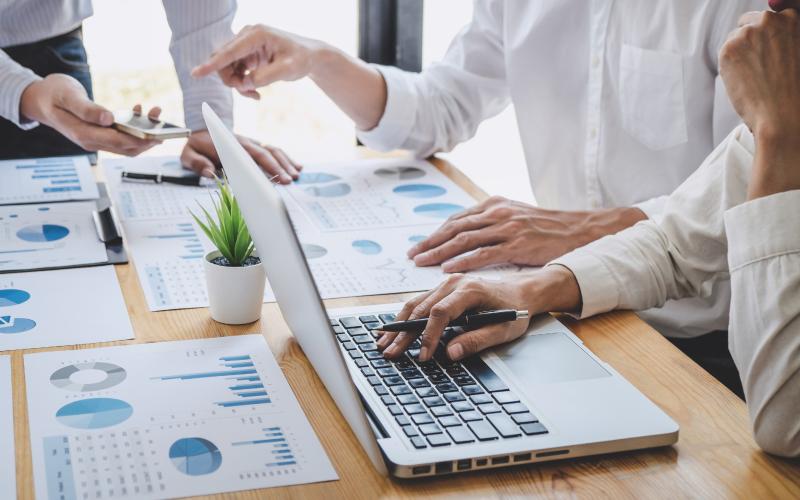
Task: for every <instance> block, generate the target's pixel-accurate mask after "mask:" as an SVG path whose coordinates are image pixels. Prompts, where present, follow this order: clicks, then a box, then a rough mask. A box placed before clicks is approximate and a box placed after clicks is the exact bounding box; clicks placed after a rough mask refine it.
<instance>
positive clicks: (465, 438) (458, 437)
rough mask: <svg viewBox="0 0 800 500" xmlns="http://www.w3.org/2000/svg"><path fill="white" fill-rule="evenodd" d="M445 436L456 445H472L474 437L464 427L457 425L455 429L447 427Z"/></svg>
mask: <svg viewBox="0 0 800 500" xmlns="http://www.w3.org/2000/svg"><path fill="white" fill-rule="evenodd" d="M445 430H446V431H447V434H449V435H450V439H452V440H453V442H454V443H456V444H464V443H473V442H475V436H474V435H473V434H472V432H470V430H469V429H468V428H467V427H466V426H464V425H459V426H455V427H447V428H445Z"/></svg>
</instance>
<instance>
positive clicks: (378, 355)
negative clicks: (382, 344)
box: [364, 351, 383, 359]
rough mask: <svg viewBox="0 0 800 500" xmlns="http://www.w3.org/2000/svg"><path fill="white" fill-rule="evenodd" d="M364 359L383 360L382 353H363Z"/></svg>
mask: <svg viewBox="0 0 800 500" xmlns="http://www.w3.org/2000/svg"><path fill="white" fill-rule="evenodd" d="M364 357H365V358H367V359H383V353H382V352H379V351H371V352H365V353H364Z"/></svg>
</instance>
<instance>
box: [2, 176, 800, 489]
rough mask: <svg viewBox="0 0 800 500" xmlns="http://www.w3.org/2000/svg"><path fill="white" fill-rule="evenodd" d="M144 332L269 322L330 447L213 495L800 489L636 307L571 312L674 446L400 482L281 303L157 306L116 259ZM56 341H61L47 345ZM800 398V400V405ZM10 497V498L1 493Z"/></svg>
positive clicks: (23, 481)
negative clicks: (250, 309) (227, 310)
mask: <svg viewBox="0 0 800 500" xmlns="http://www.w3.org/2000/svg"><path fill="white" fill-rule="evenodd" d="M435 163H436V164H437V166H438V167H439V168H440V169H441V170H442V171H443V172H445V173H446V174H447V175H449V176H450V177H451V178H453V179H454V180H455V181H456V182H457V183H458V184H459V185H461V186H462V187H464V188H465V189H466V190H467V191H468V192H470V193H471V194H472V195H474V196H475V197H476V198H479V199H480V198H484V197H485V196H486V195H485V194H484V193H483V192H482V191H480V189H478V188H477V187H476V186H475V185H474V184H472V183H470V181H469V180H468V179H467V178H466V177H465V176H464V175H463V174H461V173H460V172H459V171H457V170H456V169H455V168H454V167H452V166H451V165H449V164H447V163H446V162H443V161H439V160H437V161H436V162H435ZM117 274H118V276H119V280H120V284H121V286H122V291H123V294H124V296H125V300H126V302H127V306H128V312H129V313H130V316H131V321H132V323H133V328H134V331H135V332H136V336H137V337H136V340H133V341H128V342H114V343H107V344H94V345H85V346H77V347H67V348H66V349H81V348H90V347H101V346H107V345H111V344H128V343H145V342H158V341H165V340H185V339H199V338H208V337H221V336H228V335H239V334H245V333H254V332H259V331H262V329H263V331H264V333H265V335H266V337H267V341H268V343H269V346H270V348H271V349H272V352H273V353H274V354H275V357H276V358H277V359H278V361H279V363H280V365H281V368H282V369H283V371H284V373H285V374H286V377H287V379H288V380H289V384H290V385H291V386H292V389H293V390H294V392H295V394H296V396H297V398H298V399H299V401H300V405H301V406H302V407H303V410H305V413H306V415H307V416H308V418H309V420H310V421H311V424H312V425H313V427H314V429H315V431H316V432H317V435H318V436H319V438H320V440H321V441H322V444H323V446H324V447H325V450H326V451H327V452H328V455H329V456H330V458H331V460H332V461H333V465H334V466H335V468H336V470H337V472H338V474H339V476H340V479H339V481H334V482H328V483H321V484H311V485H302V486H291V487H284V488H273V489H268V490H259V491H250V492H242V493H231V494H226V495H217V496H216V497H215V498H248V499H250V498H252V499H255V498H265V497H267V496H268V497H269V498H317V497H319V498H322V497H325V498H350V499H353V498H378V497H431V496H442V497H444V496H450V497H459V498H463V497H476V498H501V497H510V496H542V497H573V496H577V497H610V498H652V497H658V498H673V499H674V498H690V497H691V498H731V497H739V498H800V462H798V461H786V460H781V459H776V458H772V457H770V456H768V455H766V454H764V453H762V452H761V451H759V449H758V447H757V446H756V444H755V442H754V441H753V438H752V436H751V433H750V426H749V421H748V418H747V411H746V408H745V405H744V403H743V402H742V401H741V400H739V399H738V398H737V397H736V396H735V395H734V394H732V393H731V392H729V391H728V390H727V389H726V388H725V387H724V386H722V385H721V384H720V383H718V382H717V381H716V380H715V379H714V378H712V377H711V376H710V375H709V374H708V373H706V372H705V371H703V370H702V369H701V368H700V367H699V366H697V365H696V364H695V363H694V362H692V361H691V360H690V359H689V358H687V357H686V356H684V355H683V354H682V353H681V352H680V351H678V350H677V349H676V348H675V347H673V346H672V344H670V343H669V342H668V341H666V340H665V339H664V338H663V337H661V335H659V334H658V333H657V332H655V331H654V330H652V329H651V328H650V327H648V326H647V325H646V324H645V323H643V322H642V321H641V320H639V319H638V318H637V317H636V316H635V315H634V314H632V313H629V312H618V313H612V314H606V315H603V316H600V317H597V318H593V319H590V320H586V321H582V322H576V321H572V320H569V319H562V321H564V322H565V323H566V324H567V326H569V328H570V329H572V331H574V332H575V333H576V334H577V335H578V336H579V337H580V338H581V339H582V340H583V341H584V342H585V343H586V345H587V346H588V347H589V348H590V349H591V350H592V351H594V352H595V353H596V354H597V355H598V356H599V357H600V358H602V359H603V360H604V361H606V362H608V363H610V364H611V365H612V366H614V368H616V369H617V370H618V371H619V372H620V373H621V374H622V375H623V376H625V377H626V378H627V379H628V380H629V381H631V382H632V383H633V384H634V385H635V386H636V387H637V388H638V389H639V390H641V391H642V392H643V393H644V394H645V395H647V396H648V397H649V398H650V399H651V400H653V401H654V402H655V403H656V404H657V405H659V406H660V407H661V408H662V409H663V410H664V411H666V412H667V413H668V414H669V415H670V416H671V417H672V418H673V419H674V420H675V421H677V422H678V423H679V424H680V427H681V431H680V439H679V441H678V443H677V445H675V446H673V447H669V448H661V449H655V450H647V451H639V452H627V453H620V454H614V455H605V456H598V457H591V458H583V459H577V460H571V461H564V462H553V463H550V464H545V465H532V466H516V467H512V468H508V469H499V470H491V471H484V472H477V473H469V474H459V475H454V476H448V477H441V478H430V479H422V480H404V481H400V480H391V479H388V478H385V477H381V476H379V475H377V474H376V473H375V471H374V470H373V468H372V465H371V464H370V462H369V460H368V459H367V457H366V455H365V454H364V453H363V452H362V450H361V447H360V445H359V444H358V442H357V441H356V439H355V437H354V436H353V434H352V433H351V431H350V429H349V427H348V426H347V424H346V423H345V421H344V419H343V418H342V417H341V415H340V414H339V412H338V410H337V409H336V406H335V405H334V403H333V400H332V399H331V398H330V397H329V396H328V393H327V392H326V391H325V389H324V387H323V386H322V383H321V382H320V380H319V378H317V375H316V373H315V372H314V369H313V368H312V366H311V365H310V364H309V362H308V360H307V359H306V358H305V356H304V355H303V353H302V351H301V350H300V348H299V346H298V344H297V343H296V342H295V341H294V339H293V337H292V336H291V334H290V332H289V329H288V327H287V326H286V324H285V323H284V321H283V319H282V317H281V314H280V311H279V310H278V307H277V305H276V304H265V305H264V316H263V318H262V320H261V322H260V323H256V324H253V325H248V326H240V327H231V326H226V325H221V324H218V323H215V322H214V321H212V320H211V318H210V317H209V315H208V312H207V310H205V309H194V310H181V311H169V312H158V313H153V312H150V311H149V310H148V308H147V304H146V302H145V299H144V295H143V293H142V290H141V288H140V286H139V282H138V280H137V277H136V273H135V271H134V269H133V267H132V266H131V265H124V266H117ZM412 295H413V294H400V295H384V296H377V297H362V298H352V299H338V300H331V301H328V302H327V305H328V306H329V307H344V306H353V305H367V304H379V303H387V302H396V301H402V300H403V299H405V298H407V297H410V296H412ZM47 350H52V349H47ZM25 352H28V351H15V352H13V353H11V355H12V363H13V384H14V417H15V425H16V428H15V436H16V456H17V480H18V495H19V498H20V499H28V498H33V496H34V493H33V470H32V466H31V459H30V456H31V455H30V440H29V435H28V420H27V403H26V399H25V379H24V375H23V366H22V356H23V354H24V353H25ZM798 404H800V403H798ZM0 500H2V499H0Z"/></svg>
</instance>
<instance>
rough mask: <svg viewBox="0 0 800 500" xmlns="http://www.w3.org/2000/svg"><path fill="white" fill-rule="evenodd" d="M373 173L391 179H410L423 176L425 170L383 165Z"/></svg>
mask: <svg viewBox="0 0 800 500" xmlns="http://www.w3.org/2000/svg"><path fill="white" fill-rule="evenodd" d="M375 175H377V176H378V177H381V178H383V179H390V180H393V181H410V180H413V179H419V178H420V177H424V176H425V171H424V170H422V169H421V168H417V167H385V168H379V169H378V170H376V171H375Z"/></svg>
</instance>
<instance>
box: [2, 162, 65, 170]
mask: <svg viewBox="0 0 800 500" xmlns="http://www.w3.org/2000/svg"><path fill="white" fill-rule="evenodd" d="M16 168H17V169H18V170H27V169H29V168H72V169H73V170H74V169H75V165H73V164H72V163H54V164H52V165H40V164H28V165H17V166H16Z"/></svg>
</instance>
